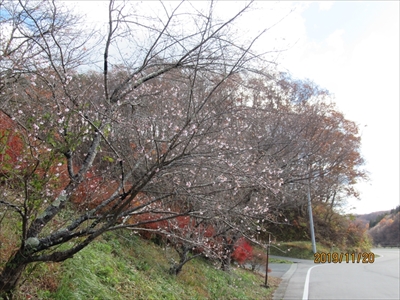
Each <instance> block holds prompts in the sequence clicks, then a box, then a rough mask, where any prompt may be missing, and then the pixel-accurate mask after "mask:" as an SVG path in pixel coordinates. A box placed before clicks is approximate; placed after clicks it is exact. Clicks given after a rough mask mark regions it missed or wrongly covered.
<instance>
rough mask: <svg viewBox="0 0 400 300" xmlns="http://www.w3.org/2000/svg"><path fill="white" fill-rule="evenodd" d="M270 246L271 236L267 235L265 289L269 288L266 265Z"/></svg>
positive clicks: (266, 266)
mask: <svg viewBox="0 0 400 300" xmlns="http://www.w3.org/2000/svg"><path fill="white" fill-rule="evenodd" d="M270 244H271V235H270V234H268V244H267V262H266V265H265V283H264V285H263V286H264V287H265V288H267V289H268V288H269V285H268V263H269V246H270Z"/></svg>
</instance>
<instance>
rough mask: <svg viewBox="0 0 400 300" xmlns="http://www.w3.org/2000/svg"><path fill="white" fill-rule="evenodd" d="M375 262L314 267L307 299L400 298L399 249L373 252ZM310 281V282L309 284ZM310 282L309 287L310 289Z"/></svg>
mask: <svg viewBox="0 0 400 300" xmlns="http://www.w3.org/2000/svg"><path fill="white" fill-rule="evenodd" d="M371 251H372V252H374V253H375V254H378V255H380V257H377V258H375V261H374V262H373V263H362V262H360V263H357V257H356V258H355V263H353V262H352V258H351V257H350V259H349V263H346V261H342V263H324V264H314V265H313V266H312V267H310V268H312V269H311V270H310V268H309V269H308V272H307V273H308V278H307V276H306V280H305V285H304V290H303V299H382V300H383V299H400V278H399V265H400V262H399V256H400V255H399V253H400V250H399V249H372V250H371ZM307 281H308V282H307ZM307 283H308V286H307Z"/></svg>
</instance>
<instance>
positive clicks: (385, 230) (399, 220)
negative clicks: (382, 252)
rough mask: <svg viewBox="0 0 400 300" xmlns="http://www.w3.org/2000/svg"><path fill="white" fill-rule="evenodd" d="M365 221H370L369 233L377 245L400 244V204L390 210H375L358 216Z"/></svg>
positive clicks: (390, 245) (394, 245)
mask: <svg viewBox="0 0 400 300" xmlns="http://www.w3.org/2000/svg"><path fill="white" fill-rule="evenodd" d="M358 219H361V220H362V221H364V222H369V234H370V235H371V237H372V239H373V243H374V245H376V246H383V247H399V246H400V206H397V207H396V208H395V209H392V210H390V211H383V212H375V213H371V214H368V215H362V216H358Z"/></svg>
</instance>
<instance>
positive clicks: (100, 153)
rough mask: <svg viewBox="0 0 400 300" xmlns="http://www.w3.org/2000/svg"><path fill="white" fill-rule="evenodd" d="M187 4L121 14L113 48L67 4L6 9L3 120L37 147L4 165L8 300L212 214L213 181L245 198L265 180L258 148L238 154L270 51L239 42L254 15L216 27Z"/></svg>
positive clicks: (124, 6)
mask: <svg viewBox="0 0 400 300" xmlns="http://www.w3.org/2000/svg"><path fill="white" fill-rule="evenodd" d="M174 4H176V6H175V7H173V8H172V9H171V8H169V7H166V6H165V5H164V3H160V4H159V5H160V7H159V8H161V10H158V11H159V12H160V14H158V15H157V16H154V17H149V16H146V15H145V14H143V12H141V11H140V7H134V6H132V5H131V4H130V3H129V2H126V3H125V2H116V1H110V2H109V9H108V16H107V17H108V29H107V32H106V34H99V33H94V32H90V31H89V32H85V31H83V30H77V28H85V26H82V24H79V21H80V20H79V19H78V18H76V17H74V16H73V14H71V13H70V12H68V10H67V9H65V8H62V7H60V6H59V4H58V3H56V2H54V1H52V2H48V1H43V2H40V3H39V2H34V1H32V2H30V1H22V0H20V1H18V2H4V3H3V6H2V11H3V10H4V11H6V12H7V13H6V14H3V13H2V16H3V15H5V18H3V19H2V20H1V22H2V25H4V26H5V27H7V28H8V29H7V30H8V32H7V34H6V35H4V36H2V40H1V47H2V53H1V60H2V64H1V65H2V67H1V74H0V76H1V85H0V88H1V93H2V94H1V104H0V105H1V107H0V108H1V110H2V112H3V114H4V118H9V120H8V121H10V122H12V124H13V126H12V129H11V128H10V129H7V130H10V131H13V132H15V133H16V134H17V135H18V137H19V139H20V141H21V142H22V143H23V145H24V147H23V148H22V149H19V150H18V151H17V150H15V149H14V150H15V152H16V153H17V154H18V155H17V158H16V159H15V161H10V159H8V161H7V163H4V164H2V174H3V175H2V182H4V184H3V188H4V191H5V192H4V193H3V195H2V196H1V197H2V199H1V200H0V205H1V207H2V210H3V211H4V212H5V213H7V215H8V216H9V219H10V220H14V221H15V220H17V221H15V224H19V225H18V226H17V227H16V228H17V230H16V234H17V236H18V240H19V241H18V242H16V245H15V246H16V248H17V250H16V252H15V253H13V254H12V255H11V256H10V257H9V259H8V261H7V262H5V263H4V266H3V268H2V271H1V273H0V291H1V292H0V294H1V296H2V297H3V298H11V297H12V293H13V290H14V289H15V288H16V286H17V284H18V280H19V278H20V277H21V274H22V273H23V271H24V269H25V267H26V266H27V265H28V264H30V263H34V262H47V261H54V262H58V261H63V260H65V259H68V258H71V257H73V255H74V254H75V253H77V252H79V251H80V250H82V249H83V248H85V247H86V246H87V245H89V244H90V243H91V242H92V241H93V240H94V239H95V238H96V237H98V236H100V235H101V234H103V233H104V232H106V231H110V230H115V229H118V228H124V227H131V228H140V226H141V225H143V224H146V223H148V222H156V221H163V220H168V219H172V218H176V217H177V216H181V215H197V214H199V215H201V214H204V213H205V212H208V211H210V210H211V209H209V207H211V206H212V205H214V206H215V203H213V202H212V201H217V197H216V196H215V195H216V194H217V193H219V191H218V184H214V183H213V181H214V180H216V181H217V182H220V183H221V184H222V183H224V182H225V181H227V180H228V179H225V177H226V175H227V173H228V172H229V171H230V170H229V168H230V169H231V170H236V172H237V174H238V175H237V176H236V178H232V179H230V180H232V181H235V180H236V181H237V182H236V184H238V183H239V181H240V180H241V181H244V182H246V184H247V185H249V182H250V178H251V177H253V179H254V176H255V173H254V172H253V173H252V171H251V169H249V170H247V169H245V170H246V171H247V173H248V174H247V175H244V176H242V175H240V172H242V171H243V170H241V169H240V168H239V165H240V164H245V163H246V162H247V161H249V160H251V158H250V157H247V156H246V154H245V152H246V151H247V150H248V147H246V148H237V149H233V150H230V151H233V152H232V154H229V151H227V150H226V149H224V147H228V143H229V142H230V140H229V141H228V140H226V139H225V129H226V128H227V126H228V125H229V122H232V120H233V119H232V117H229V116H228V115H231V116H233V115H234V114H235V111H236V109H237V105H236V103H235V102H234V101H233V100H232V91H233V90H234V89H235V87H233V86H232V85H233V83H234V82H235V81H234V80H233V79H234V77H235V76H237V75H238V74H240V72H242V71H243V70H246V69H252V68H253V67H254V65H256V64H255V62H256V61H257V60H258V61H259V60H260V56H257V55H256V54H254V53H253V52H252V51H251V46H252V44H253V42H254V41H255V40H256V39H257V37H256V38H255V39H253V40H251V41H250V42H248V41H246V42H245V43H243V44H240V43H238V41H236V39H235V37H234V36H232V33H231V27H232V24H233V23H234V21H235V20H236V19H238V18H239V17H240V15H241V14H243V13H245V11H246V10H247V9H248V7H249V5H250V4H245V3H244V4H243V9H242V10H241V11H239V12H238V13H237V14H235V15H233V16H231V17H230V18H229V19H227V20H218V19H216V18H214V16H213V7H214V3H212V2H210V3H209V6H208V7H207V9H196V8H195V7H194V6H193V5H192V4H190V3H186V2H183V3H179V4H178V3H174ZM99 47H102V50H101V52H100V53H101V56H100V57H97V56H96V55H98V54H99V51H98V49H100V48H99ZM88 49H93V51H89V50H88ZM100 61H101V63H98V62H100ZM253 63H254V65H253ZM99 69H101V71H100V72H99V71H98V70H99ZM231 79H232V81H230V80H231ZM167 89H168V90H167ZM229 118H231V119H230V120H229ZM235 120H236V122H238V123H240V122H241V120H239V119H235ZM224 122H225V123H226V122H227V123H226V125H224ZM221 125H223V126H222V127H221ZM232 136H233V135H232ZM6 146H7V147H9V148H10V147H12V145H6ZM228 148H229V147H228ZM222 150H224V151H222ZM239 152H241V153H240V156H241V158H240V164H239V165H237V166H236V167H235V165H234V163H232V162H231V164H232V165H230V163H229V160H228V156H229V155H231V157H232V158H234V157H235V156H236V157H239V156H238V155H239V154H238V153H239ZM250 156H251V155H250ZM231 161H232V160H231ZM211 164H214V165H211ZM10 166H12V168H10ZM196 168H197V169H196ZM203 168H204V169H205V170H203ZM219 168H221V171H220V173H219V174H218V172H216V170H217V169H219ZM207 169H208V170H207ZM211 170H212V172H211ZM193 172H194V174H192V173H193ZM203 172H204V173H205V174H207V175H206V176H203V177H202V173H203ZM265 172H267V173H268V170H265ZM190 174H192V175H190ZM249 174H250V175H249ZM201 177H202V179H201V180H199V181H198V183H197V181H196V180H197V179H196V178H201ZM167 179H170V180H171V182H169V183H170V184H168V185H165V188H162V184H163V183H164V182H166V180H167ZM238 180H239V181H238ZM271 184H272V183H271ZM196 185H202V186H201V188H199V189H198V190H197V191H196ZM206 185H209V186H213V188H211V189H210V190H207V189H205V186H206ZM269 185H270V180H269V179H268V178H266V179H265V185H264V188H266V189H268V188H269ZM230 188H231V189H232V190H234V188H235V187H234V185H233V184H232V186H231V187H230ZM185 189H186V190H185ZM224 190H226V187H224ZM182 191H184V193H185V194H188V195H192V193H193V196H190V197H189V198H187V199H188V204H187V206H182V207H181V208H182V209H180V210H179V211H178V210H171V209H170V210H168V208H171V207H172V206H173V203H171V202H173V201H177V203H179V202H178V201H181V199H182V198H181V197H176V195H179V194H180V193H182ZM203 205H205V207H204V208H203ZM228 211H229V210H228ZM150 213H151V214H153V215H156V216H157V217H156V218H155V219H152V220H144V219H143V218H141V217H142V216H146V215H148V214H150ZM128 220H130V221H129V222H128ZM10 222H11V221H10ZM10 224H11V223H10ZM60 245H63V247H62V248H60V247H59V246H60Z"/></svg>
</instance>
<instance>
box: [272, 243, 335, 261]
mask: <svg viewBox="0 0 400 300" xmlns="http://www.w3.org/2000/svg"><path fill="white" fill-rule="evenodd" d="M337 250H338V249H331V248H329V247H326V246H324V245H322V244H320V243H317V252H325V253H328V252H331V251H337ZM270 253H271V255H277V256H285V257H294V258H301V259H312V260H313V259H314V253H313V251H312V245H311V242H308V241H296V242H281V243H277V244H275V245H273V247H271V248H270Z"/></svg>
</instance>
